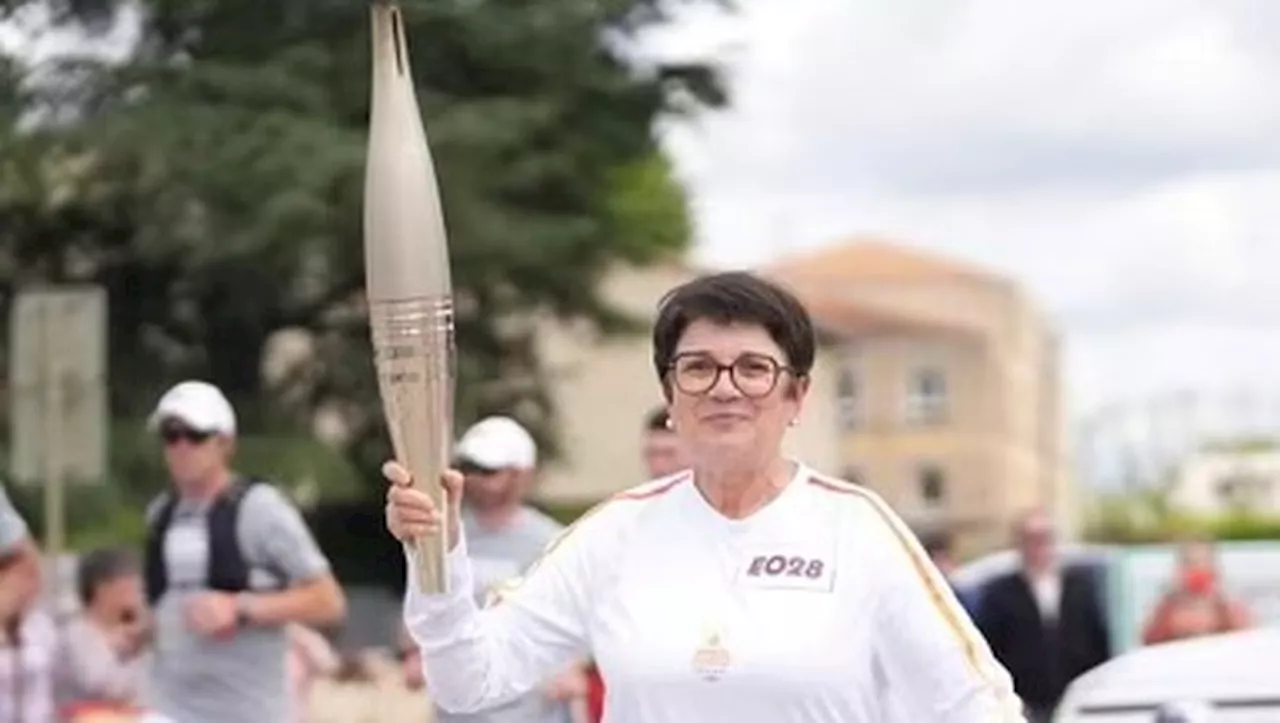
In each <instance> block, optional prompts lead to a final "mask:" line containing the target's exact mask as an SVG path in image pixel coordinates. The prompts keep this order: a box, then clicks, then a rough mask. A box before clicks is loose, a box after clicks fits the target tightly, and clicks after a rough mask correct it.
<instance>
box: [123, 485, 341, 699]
mask: <svg viewBox="0 0 1280 723" xmlns="http://www.w3.org/2000/svg"><path fill="white" fill-rule="evenodd" d="M159 510H160V500H156V501H155V502H153V503H152V504H151V506H150V507H149V508H148V510H147V516H148V519H154V518H155V515H156V514H158V513H159ZM206 513H207V504H199V503H191V502H189V501H186V500H183V501H179V502H178V504H177V505H176V506H175V508H174V513H173V519H172V522H171V524H170V526H169V529H168V531H167V533H166V534H165V539H164V544H163V551H164V559H165V564H166V566H167V574H168V583H169V586H168V589H167V590H166V591H165V593H164V594H163V595H162V596H161V597H160V599H159V600H158V601H157V602H156V609H155V623H156V637H155V648H154V651H153V653H152V656H151V669H150V675H149V681H148V684H147V686H146V697H147V698H148V699H149V700H148V704H149V705H150V706H151V707H153V708H155V709H156V710H157V711H159V712H160V713H162V714H164V715H166V716H168V717H170V718H173V719H174V720H176V721H181V722H182V723H188V722H190V723H284V722H285V721H287V720H288V719H289V713H290V711H289V707H290V703H289V693H288V687H287V685H286V683H287V678H286V673H285V650H286V643H285V632H284V627H283V626H271V627H249V628H243V629H240V630H238V631H236V633H235V635H234V637H232V638H230V639H227V640H212V639H209V638H206V637H203V636H200V635H198V634H196V633H193V632H191V631H190V630H189V629H188V628H187V625H186V620H185V615H184V606H183V603H184V601H186V600H187V599H189V598H190V597H191V595H193V594H194V593H198V592H200V591H202V590H204V589H205V585H206V580H205V576H206V573H207V570H208V560H209V527H208V521H207V516H206ZM236 534H237V536H238V538H239V542H240V549H241V551H242V553H243V554H244V557H245V562H247V563H248V564H249V568H250V573H249V585H250V587H251V588H253V589H263V590H272V589H278V588H282V587H288V586H291V585H296V584H298V583H301V582H304V581H307V580H312V579H314V578H316V577H317V576H319V575H322V574H325V573H327V572H328V571H329V562H328V560H327V559H325V556H324V554H323V553H322V552H321V551H320V548H319V546H318V545H316V541H315V538H314V537H312V535H311V531H310V530H309V529H308V528H307V524H306V522H305V521H304V520H303V519H302V515H301V514H300V513H299V512H298V509H297V508H296V507H295V506H294V505H293V503H292V502H291V501H290V500H289V499H288V498H286V497H285V496H284V494H282V493H281V492H280V491H279V490H277V489H276V488H274V487H272V486H270V485H267V484H257V485H254V486H253V487H251V488H250V489H249V490H248V491H247V492H245V496H244V499H243V500H241V502H240V514H239V517H238V519H237V525H236ZM279 578H283V579H279Z"/></svg>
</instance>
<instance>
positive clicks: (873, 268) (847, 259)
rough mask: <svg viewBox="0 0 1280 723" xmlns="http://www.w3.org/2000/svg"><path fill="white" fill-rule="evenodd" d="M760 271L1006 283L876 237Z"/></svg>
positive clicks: (785, 275) (793, 276) (797, 276)
mask: <svg viewBox="0 0 1280 723" xmlns="http://www.w3.org/2000/svg"><path fill="white" fill-rule="evenodd" d="M762 271H763V272H764V273H765V274H766V275H768V276H773V277H775V278H779V279H784V280H789V281H796V280H801V279H803V280H807V281H812V280H817V279H827V280H832V281H836V280H839V281H846V280H847V281H855V282H858V281H862V282H866V281H939V280H944V279H967V280H973V281H980V282H986V283H1000V284H1005V283H1008V281H1007V280H1006V279H1004V278H1003V277H1001V276H999V275H997V274H994V273H992V272H990V271H988V270H986V269H983V268H980V267H978V266H976V265H971V264H968V263H965V262H962V261H957V260H954V259H951V258H948V257H945V256H940V255H937V254H933V253H926V252H924V251H921V250H919V249H917V248H912V247H911V246H907V245H904V244H901V243H897V242H894V241H891V240H888V239H885V238H881V237H877V236H854V237H852V238H849V239H846V240H845V241H843V242H840V243H836V244H833V245H830V246H824V247H822V248H820V249H818V250H816V251H810V252H805V253H800V254H796V255H793V256H789V257H786V258H784V259H782V260H781V261H778V262H777V263H774V264H771V265H770V266H768V267H765V268H764V269H762Z"/></svg>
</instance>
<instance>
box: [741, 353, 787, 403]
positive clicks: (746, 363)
mask: <svg viewBox="0 0 1280 723" xmlns="http://www.w3.org/2000/svg"><path fill="white" fill-rule="evenodd" d="M733 383H734V386H736V387H738V391H740V392H742V393H743V394H745V395H746V396H748V397H763V396H765V395H766V394H768V393H769V392H771V391H773V386H774V385H775V384H777V383H778V362H776V361H774V360H773V359H770V358H769V357H767V356H758V355H755V354H748V355H745V356H742V357H739V358H738V359H737V360H736V361H734V362H733Z"/></svg>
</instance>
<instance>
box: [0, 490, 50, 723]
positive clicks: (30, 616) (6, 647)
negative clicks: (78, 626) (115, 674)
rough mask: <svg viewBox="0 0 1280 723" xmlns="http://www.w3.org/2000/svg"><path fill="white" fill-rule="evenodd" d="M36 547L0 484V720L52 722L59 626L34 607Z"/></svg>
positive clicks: (1, 722)
mask: <svg viewBox="0 0 1280 723" xmlns="http://www.w3.org/2000/svg"><path fill="white" fill-rule="evenodd" d="M41 584H42V574H41V563H40V550H39V549H38V548H37V547H36V544H35V541H34V540H33V539H31V533H30V530H29V529H28V528H27V524H26V522H25V521H24V520H23V519H22V516H21V515H19V514H18V511H17V510H15V509H14V507H13V504H12V503H11V502H10V501H9V496H8V495H7V494H6V493H5V491H4V488H3V487H0V723H19V722H21V723H54V721H55V720H56V713H55V708H54V697H53V679H54V660H55V656H56V654H57V646H58V637H57V635H58V631H57V627H56V625H55V623H54V621H53V618H52V617H50V616H49V615H48V614H46V613H45V612H44V611H42V610H40V609H39V606H38V601H39V598H40V590H41Z"/></svg>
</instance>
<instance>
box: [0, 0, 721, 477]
mask: <svg viewBox="0 0 1280 723" xmlns="http://www.w3.org/2000/svg"><path fill="white" fill-rule="evenodd" d="M691 1H695V0H691ZM403 5H404V8H405V13H406V18H407V21H408V27H407V31H408V34H409V38H410V44H411V50H410V52H411V54H412V57H413V60H414V64H415V67H414V73H415V76H416V78H417V79H418V82H419V86H420V87H419V94H420V95H419V97H420V99H421V101H422V103H423V106H424V113H425V115H426V122H427V128H428V133H429V134H430V136H431V139H432V145H433V152H434V154H435V157H436V162H437V170H438V175H439V178H440V180H441V185H442V189H441V190H442V195H443V200H444V205H445V211H446V217H447V223H448V227H449V230H450V242H451V251H452V260H453V273H454V283H455V291H456V296H457V299H458V314H457V335H458V349H459V356H460V358H459V366H458V369H459V400H458V410H459V421H466V420H468V419H471V418H474V417H475V416H477V415H479V414H482V413H485V412H489V411H493V410H497V409H516V410H518V411H519V414H520V415H521V416H523V417H524V418H525V419H526V421H528V422H530V423H531V425H533V426H534V428H535V429H536V431H537V433H538V434H539V436H540V437H541V438H542V440H543V441H544V442H547V443H550V442H553V441H554V434H553V430H554V410H553V409H552V408H551V405H550V403H549V400H548V399H547V397H546V395H545V393H544V391H543V389H544V385H543V370H542V368H541V365H540V364H539V360H538V358H537V355H536V353H535V346H534V343H533V333H534V332H533V325H532V324H531V323H530V320H531V319H533V318H535V317H537V316H540V315H545V314H553V315H555V316H558V317H561V318H566V319H582V320H587V321H589V322H591V323H592V324H594V325H595V326H596V327H597V328H599V329H601V330H602V331H606V332H607V331H615V330H620V329H625V328H626V327H627V324H626V321H627V320H626V319H624V318H623V317H622V316H621V315H620V314H619V313H618V312H617V311H616V310H614V309H612V308H609V307H608V306H607V305H606V303H605V302H604V301H603V300H602V298H601V296H600V294H599V293H598V281H599V280H600V279H601V277H602V275H603V274H604V273H605V272H606V271H607V270H609V269H610V268H611V267H613V266H614V265H615V264H619V263H624V264H645V263H650V262H653V261H655V260H658V259H661V258H664V257H666V256H670V255H676V254H680V253H682V252H683V251H684V250H685V248H686V247H687V245H688V243H689V236H690V234H689V221H688V213H687V209H686V205H685V199H684V194H683V192H682V190H681V189H680V187H679V185H678V183H677V182H676V181H675V180H674V177H673V174H672V172H671V169H670V167H669V166H668V165H667V163H666V162H665V159H663V158H662V157H661V154H660V150H659V148H658V146H657V143H656V141H655V137H654V133H653V126H654V123H655V121H656V120H657V119H658V118H659V117H661V116H663V115H664V114H670V113H689V112H695V111H697V110H698V109H701V108H705V107H709V106H718V105H721V104H723V103H724V102H725V100H726V98H725V95H724V92H723V91H722V89H721V86H720V84H719V82H718V78H717V73H716V72H715V69H714V68H713V67H710V66H708V65H702V64H685V65H680V64H676V65H670V64H668V65H663V64H648V65H643V64H641V63H640V62H638V61H637V60H636V59H635V58H636V57H638V56H637V55H636V53H635V52H634V48H635V40H636V38H637V36H638V35H639V34H640V33H642V32H643V31H644V30H645V29H647V28H649V27H652V26H653V25H655V24H660V23H663V22H667V20H668V18H667V16H666V14H665V11H664V8H668V7H670V6H671V3H659V2H657V1H656V0H606V1H605V2H597V3H530V2H523V1H522V2H516V1H514V0H494V1H492V2H485V3H456V2H445V1H444V0H406V2H404V3H403ZM36 7H47V8H49V9H50V10H51V12H52V15H51V17H52V21H53V22H55V23H79V24H81V25H82V26H83V27H85V28H87V29H89V30H90V31H93V30H101V29H103V28H106V27H109V26H110V24H111V22H112V21H113V19H114V18H115V16H116V13H117V11H118V8H117V3H115V2H112V1H111V0H64V1H62V2H56V1H55V2H52V3H39V4H38V3H36V2H34V0H3V1H0V14H2V15H3V16H4V17H9V18H12V17H15V16H18V15H21V14H23V13H32V12H33V8H36ZM135 7H136V8H139V9H140V11H141V17H142V21H141V36H140V41H139V43H138V44H137V46H136V48H135V49H134V51H133V53H132V54H131V56H130V57H129V59H128V61H127V62H125V63H123V64H119V65H106V64H103V63H101V62H99V61H95V60H93V59H89V58H83V57H75V56H72V55H65V56H63V57H60V58H57V59H56V62H53V63H51V64H49V65H48V66H47V67H43V68H40V69H39V70H40V72H39V73H38V74H36V75H35V76H27V77H28V79H29V80H35V81H37V83H36V84H35V85H32V86H30V87H31V88H32V89H34V91H37V92H31V93H22V94H16V95H15V94H13V93H9V94H0V107H8V108H11V109H12V112H9V117H10V118H11V119H12V118H18V117H22V118H27V119H29V120H30V121H31V122H30V123H28V124H27V125H26V126H25V130H19V126H18V125H17V124H16V123H13V122H10V123H9V124H7V126H6V129H5V130H4V131H0V132H4V133H6V136H5V138H4V139H3V141H0V174H3V175H0V183H3V187H0V291H3V292H4V293H3V298H5V299H8V298H11V294H12V292H13V290H14V289H15V287H16V286H18V285H20V284H22V283H24V282H27V281H31V280H36V279H43V280H52V281H69V280H93V281H97V282H100V283H102V284H104V285H105V286H106V287H107V289H108V291H109V292H110V299H111V305H112V307H111V330H110V339H111V350H112V351H111V353H112V356H111V360H110V363H111V375H112V407H113V409H114V410H116V412H117V413H118V414H121V415H137V414H139V413H140V412H142V411H143V409H144V407H145V406H147V405H149V404H150V403H151V402H152V400H153V399H154V395H155V394H156V393H157V392H158V391H159V389H160V387H161V386H163V385H164V384H166V383H168V382H169V381H171V380H172V379H173V378H175V377H177V376H186V375H199V376H203V377H206V378H211V379H212V380H214V381H216V382H217V383H219V384H220V385H221V386H223V387H224V388H225V389H226V390H227V391H228V392H229V394H230V395H231V396H232V397H233V400H234V401H236V402H237V404H238V406H239V407H240V408H241V409H242V410H244V412H245V415H246V417H247V419H246V422H247V425H246V426H249V427H257V428H273V427H277V426H286V427H287V426H296V425H298V424H299V423H300V422H303V421H304V420H306V419H307V418H308V416H309V415H310V414H311V413H312V412H313V411H314V410H315V409H317V408H318V407H320V406H322V405H324V406H329V407H332V408H335V409H339V410H341V411H342V412H343V413H344V415H345V416H346V418H347V419H348V420H349V421H350V422H351V423H352V425H353V427H354V429H355V432H356V436H355V439H354V441H353V443H352V449H353V450H354V451H355V452H356V455H357V458H358V459H360V460H361V461H364V462H370V461H372V460H374V459H376V458H378V457H379V456H381V455H382V454H384V453H385V451H384V449H383V448H382V441H381V439H382V434H381V430H380V424H379V422H380V411H379V406H378V400H377V396H376V392H375V387H374V386H373V375H372V363H371V360H370V357H369V351H368V341H367V339H368V335H367V328H366V324H365V320H364V318H363V315H362V313H361V311H360V298H361V292H362V287H363V269H362V258H361V243H360V194H361V186H362V173H363V161H364V140H365V136H364V130H365V123H366V119H367V93H368V59H369V49H368V7H367V4H365V3H360V2H352V1H351V0H322V1H320V2H307V3H263V2H259V1H258V0H219V1H218V2H190V1H187V0H184V1H182V2H177V1H174V0H143V1H142V2H138V3H136V4H135ZM28 17H30V16H28ZM6 67H8V66H6ZM11 75H12V74H11ZM10 87H13V88H17V86H15V85H13V84H10ZM11 98H12V101H11V102H10V99H11ZM6 102H9V105H8V106H4V105H3V104H4V103H6ZM0 311H3V310H0ZM6 317H7V315H0V318H6ZM293 329H296V330H301V331H304V332H306V334H307V337H308V338H309V339H310V340H311V342H312V348H311V351H312V355H311V358H310V361H309V362H308V363H305V364H302V365H300V366H298V367H297V368H295V369H294V370H293V373H292V374H291V375H290V377H289V379H288V380H287V381H286V382H284V383H281V384H280V385H278V386H277V387H273V388H265V387H264V382H263V375H262V373H261V367H262V362H263V351H264V348H266V345H267V344H268V342H269V341H270V340H271V339H272V338H273V336H274V335H276V334H277V333H278V332H281V331H283V330H293Z"/></svg>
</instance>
